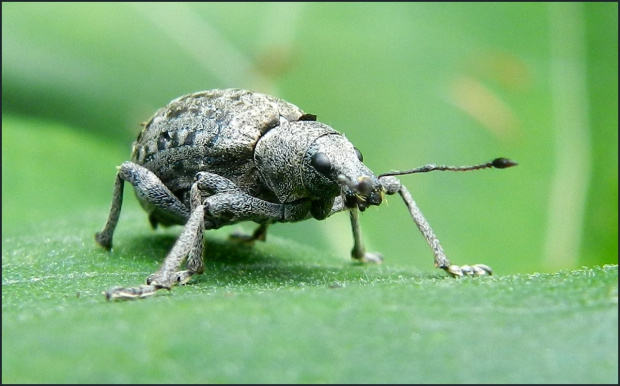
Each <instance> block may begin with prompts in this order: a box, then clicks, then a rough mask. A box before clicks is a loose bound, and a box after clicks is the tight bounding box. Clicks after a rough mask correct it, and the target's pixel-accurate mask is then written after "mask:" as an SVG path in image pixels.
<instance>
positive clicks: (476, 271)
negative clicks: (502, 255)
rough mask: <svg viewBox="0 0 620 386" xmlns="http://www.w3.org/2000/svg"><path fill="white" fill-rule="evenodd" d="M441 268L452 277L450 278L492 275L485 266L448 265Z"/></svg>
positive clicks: (490, 270) (489, 269)
mask: <svg viewBox="0 0 620 386" xmlns="http://www.w3.org/2000/svg"><path fill="white" fill-rule="evenodd" d="M442 268H443V269H444V270H445V271H446V272H448V273H449V274H450V275H452V277H461V276H484V275H489V276H490V275H493V270H492V269H491V267H489V266H488V265H485V264H475V265H461V266H458V265H449V266H447V267H442Z"/></svg>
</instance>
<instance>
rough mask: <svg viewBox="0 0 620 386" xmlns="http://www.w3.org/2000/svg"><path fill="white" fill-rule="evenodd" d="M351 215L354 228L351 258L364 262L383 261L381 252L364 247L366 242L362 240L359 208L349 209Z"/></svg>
mask: <svg viewBox="0 0 620 386" xmlns="http://www.w3.org/2000/svg"><path fill="white" fill-rule="evenodd" d="M349 217H350V218H351V228H352V229H353V249H352V250H351V258H353V259H355V260H358V261H360V262H362V263H381V262H383V256H382V255H381V254H380V253H377V252H366V247H364V242H363V241H362V228H361V227H360V221H359V212H358V209H357V208H352V209H349Z"/></svg>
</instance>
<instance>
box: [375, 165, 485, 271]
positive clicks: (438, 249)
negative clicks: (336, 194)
mask: <svg viewBox="0 0 620 386" xmlns="http://www.w3.org/2000/svg"><path fill="white" fill-rule="evenodd" d="M381 182H382V184H383V185H384V186H385V187H386V190H387V193H388V194H394V193H396V192H398V193H399V194H400V196H401V197H402V199H403V201H405V205H407V208H409V213H410V214H411V217H412V218H413V221H414V222H415V223H416V225H417V226H418V229H420V232H422V235H423V236H424V238H425V239H426V241H427V242H428V244H429V245H430V247H431V249H432V250H433V255H434V257H435V267H437V268H441V269H443V270H444V271H446V272H448V273H449V274H450V275H452V276H464V275H473V276H480V275H491V274H492V273H493V270H492V269H491V267H489V266H487V265H484V264H475V265H471V266H470V265H462V266H458V265H453V264H451V263H450V260H448V258H447V257H446V254H445V252H444V251H443V247H442V246H441V244H440V243H439V239H437V236H435V233H434V232H433V229H431V226H430V224H429V223H428V221H426V218H424V215H423V214H422V211H420V208H418V206H417V205H416V203H415V201H414V200H413V197H411V194H410V193H409V191H408V190H407V188H405V187H404V186H403V185H402V184H401V183H400V182H399V181H398V179H396V178H394V177H383V178H382V179H381Z"/></svg>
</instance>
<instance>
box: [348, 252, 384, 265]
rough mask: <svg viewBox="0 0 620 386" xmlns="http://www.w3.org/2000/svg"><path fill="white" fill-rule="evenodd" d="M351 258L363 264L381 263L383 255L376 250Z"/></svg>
mask: <svg viewBox="0 0 620 386" xmlns="http://www.w3.org/2000/svg"><path fill="white" fill-rule="evenodd" d="M353 259H354V260H356V261H359V262H360V263H364V264H381V263H383V255H382V254H380V253H377V252H364V256H362V257H355V256H353Z"/></svg>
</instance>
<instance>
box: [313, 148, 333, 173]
mask: <svg viewBox="0 0 620 386" xmlns="http://www.w3.org/2000/svg"><path fill="white" fill-rule="evenodd" d="M310 165H312V167H314V168H315V169H316V170H317V171H318V172H319V173H321V174H327V173H329V171H330V170H332V163H331V161H330V160H329V157H328V156H327V154H325V153H321V152H318V153H314V155H313V156H312V158H311V159H310Z"/></svg>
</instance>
